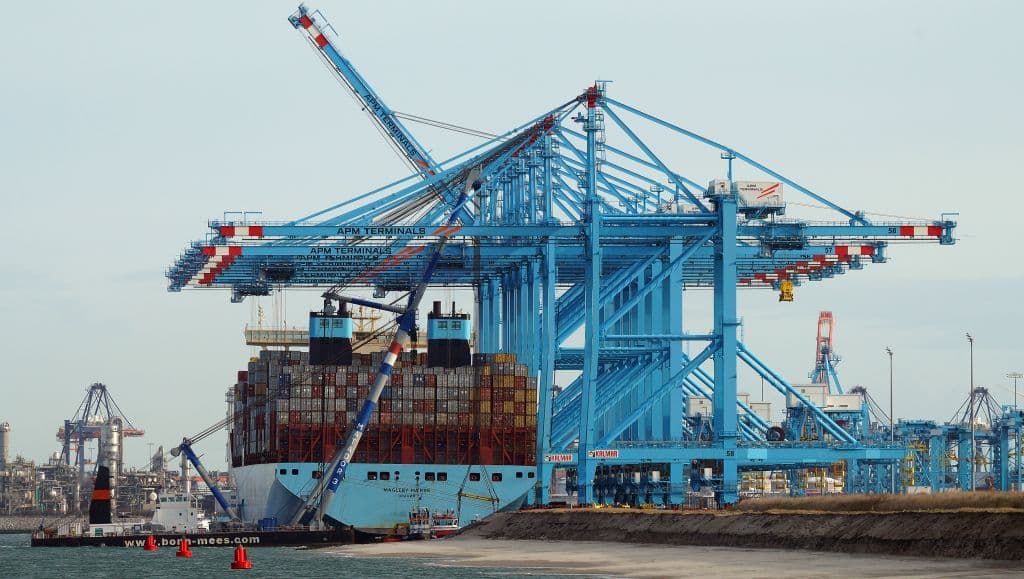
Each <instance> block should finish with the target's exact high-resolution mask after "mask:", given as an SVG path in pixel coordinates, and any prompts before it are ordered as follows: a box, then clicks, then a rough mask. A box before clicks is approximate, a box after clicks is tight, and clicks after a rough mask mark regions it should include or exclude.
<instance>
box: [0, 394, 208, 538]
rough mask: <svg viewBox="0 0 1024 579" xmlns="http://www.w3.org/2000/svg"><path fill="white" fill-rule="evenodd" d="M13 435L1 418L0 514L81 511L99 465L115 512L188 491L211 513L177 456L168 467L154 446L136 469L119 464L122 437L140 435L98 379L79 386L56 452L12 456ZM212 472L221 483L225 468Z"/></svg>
mask: <svg viewBox="0 0 1024 579" xmlns="http://www.w3.org/2000/svg"><path fill="white" fill-rule="evenodd" d="M14 434H16V432H15V431H14V430H13V427H12V426H11V425H10V424H9V423H8V422H3V423H0V515H21V516H38V517H40V518H42V519H48V520H53V519H60V518H64V517H67V518H74V517H75V516H78V515H82V514H83V513H86V512H88V510H89V500H90V497H91V496H92V491H93V484H94V479H95V476H96V467H97V466H98V465H100V464H102V465H105V466H107V467H108V468H109V469H110V472H111V480H110V488H111V502H112V508H113V511H114V512H115V513H117V514H120V515H123V516H143V515H145V516H148V515H151V514H152V512H153V510H154V508H155V507H156V503H157V496H158V493H160V492H161V491H163V492H173V491H187V490H189V489H190V488H191V490H192V493H193V494H195V495H197V496H199V497H200V498H201V499H203V500H204V503H205V508H206V510H207V511H208V512H210V513H212V512H213V507H214V506H213V504H212V497H211V496H210V491H209V489H208V488H207V487H206V486H205V485H201V484H197V483H199V482H200V479H199V478H198V477H196V476H194V475H193V474H192V473H191V472H190V470H189V469H188V467H187V464H186V463H185V462H184V461H182V463H181V466H180V468H179V467H178V466H177V465H171V464H169V463H168V461H167V456H166V454H165V453H164V448H163V446H158V447H157V449H156V451H155V452H154V453H153V455H152V457H151V458H150V460H149V464H147V465H144V466H142V467H141V468H136V467H128V466H126V465H125V463H124V441H125V439H126V438H138V437H141V436H143V435H144V434H145V433H144V431H143V430H141V429H138V428H136V427H134V426H133V425H132V423H131V421H130V420H129V419H128V418H127V417H126V416H125V415H124V413H123V412H121V409H120V408H118V406H117V403H116V402H114V399H113V397H112V396H111V394H110V392H109V390H108V389H107V386H106V385H105V384H100V383H95V384H91V385H89V386H88V387H87V388H86V394H85V397H84V399H83V400H82V402H81V404H80V405H79V407H78V410H77V411H76V412H75V414H74V416H73V417H72V418H70V419H68V420H64V421H63V423H62V425H61V426H60V427H59V428H58V430H57V442H58V445H59V446H58V448H59V450H58V451H56V452H54V453H53V455H51V456H50V457H49V458H48V459H47V460H46V461H45V462H39V463H37V462H36V461H34V460H30V459H28V458H25V457H22V456H20V455H13V456H12V452H11V448H12V447H13V446H14V444H13V442H14V440H13V436H12V435H14ZM169 468H170V469H169ZM215 476H216V478H217V479H218V480H219V481H220V482H221V483H222V484H223V485H225V486H228V478H227V474H226V473H215Z"/></svg>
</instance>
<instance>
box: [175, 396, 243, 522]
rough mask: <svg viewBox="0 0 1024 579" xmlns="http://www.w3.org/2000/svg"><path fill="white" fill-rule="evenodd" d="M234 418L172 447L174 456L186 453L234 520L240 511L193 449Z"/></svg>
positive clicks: (182, 440)
mask: <svg viewBox="0 0 1024 579" xmlns="http://www.w3.org/2000/svg"><path fill="white" fill-rule="evenodd" d="M233 420H234V416H229V417H227V418H225V419H223V420H221V421H219V422H217V423H216V424H214V425H213V426H210V427H208V428H206V429H205V430H202V431H200V432H198V433H197V434H194V435H192V436H191V437H187V438H183V439H181V444H179V445H178V446H175V447H174V448H172V449H171V450H170V453H171V456H174V457H177V456H179V455H182V454H184V455H185V458H186V459H188V461H189V462H190V463H191V464H192V466H193V468H195V469H196V472H197V473H199V477H200V478H202V479H203V482H204V483H206V486H207V487H208V488H209V489H210V493H212V494H213V498H214V499H215V500H216V501H217V504H218V505H220V508H221V509H223V510H224V512H225V513H227V514H228V516H230V517H231V519H232V520H238V513H236V512H235V510H234V509H232V508H231V504H230V503H228V500H227V499H226V498H225V497H224V493H222V492H220V487H218V486H217V481H216V480H214V479H213V477H212V476H210V473H209V472H208V471H207V470H206V467H204V466H203V463H202V462H200V461H199V456H198V455H196V453H195V451H194V450H192V445H194V444H195V443H197V442H200V441H202V440H203V439H205V438H206V437H208V436H210V435H211V434H213V433H215V432H218V431H220V430H222V429H224V428H226V427H227V426H228V425H229V424H231V422H232V421H233Z"/></svg>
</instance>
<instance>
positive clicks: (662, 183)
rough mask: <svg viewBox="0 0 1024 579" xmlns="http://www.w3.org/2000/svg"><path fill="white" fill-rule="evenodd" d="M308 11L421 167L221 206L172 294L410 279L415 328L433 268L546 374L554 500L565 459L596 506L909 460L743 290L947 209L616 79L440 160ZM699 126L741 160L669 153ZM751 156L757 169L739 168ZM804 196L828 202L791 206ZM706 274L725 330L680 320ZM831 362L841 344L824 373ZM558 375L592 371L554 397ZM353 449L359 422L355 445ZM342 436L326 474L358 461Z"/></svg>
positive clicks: (693, 137) (794, 286)
mask: <svg viewBox="0 0 1024 579" xmlns="http://www.w3.org/2000/svg"><path fill="white" fill-rule="evenodd" d="M291 22H292V24H293V26H295V27H296V28H298V29H300V30H302V31H303V33H304V34H306V35H307V36H308V37H309V40H310V42H311V43H312V44H313V46H314V47H315V48H316V50H317V53H318V54H319V55H320V56H321V57H322V58H324V59H325V61H326V62H328V64H329V65H330V68H331V70H332V71H333V73H334V74H336V75H337V76H338V77H339V78H340V79H341V80H342V81H343V82H344V84H345V85H346V86H347V88H348V90H350V91H351V92H352V93H353V94H354V95H355V96H356V98H357V99H359V101H360V103H361V104H362V105H363V106H364V108H366V110H367V111H368V112H369V113H370V114H371V117H372V118H373V120H374V122H375V123H377V125H378V126H379V127H380V128H381V129H382V131H383V132H384V134H385V135H386V136H388V138H389V140H391V141H392V142H393V143H394V144H395V146H396V148H398V150H399V152H400V153H401V154H402V155H403V157H404V158H405V159H406V160H407V161H408V162H409V163H410V166H411V167H412V169H413V170H412V172H411V173H410V174H409V175H406V176H404V177H401V178H399V179H397V180H395V181H393V182H391V183H388V184H386V185H383V186H381V187H379V188H377V189H374V190H372V191H369V192H366V193H364V194H361V195H357V196H354V197H352V198H349V199H345V200H340V201H339V202H338V203H336V204H334V205H332V206H330V207H327V208H324V209H321V210H318V211H315V212H313V213H310V214H308V215H305V216H303V217H300V218H298V219H294V220H291V221H288V222H285V223H278V222H262V221H252V220H228V219H222V220H215V221H212V222H210V224H209V225H210V228H211V229H210V233H209V234H208V236H207V237H205V238H204V239H202V240H200V241H196V242H194V243H192V244H191V245H190V246H189V247H188V248H186V250H185V251H184V252H183V253H182V255H181V256H180V257H179V258H178V259H177V261H176V262H175V263H174V264H173V265H172V266H171V267H170V268H169V269H168V271H167V277H168V280H169V289H170V290H171V291H180V290H182V289H185V288H193V287H195V288H214V289H223V290H230V291H231V295H232V299H233V300H234V301H240V300H242V299H244V298H245V297H246V296H251V295H267V294H269V293H270V292H271V291H277V290H282V289H285V288H295V287H315V288H329V289H328V291H327V292H325V294H328V295H327V296H325V299H329V300H330V299H336V297H333V296H341V292H342V291H346V290H359V289H363V290H372V291H373V292H374V296H375V298H376V299H380V298H382V297H385V296H387V295H388V294H389V293H394V292H408V293H409V294H410V295H409V299H408V301H407V305H406V307H405V309H404V310H403V312H402V313H400V314H399V324H398V325H399V328H401V332H406V333H407V332H408V331H409V327H410V324H411V323H413V321H411V320H410V318H414V317H415V308H416V305H417V303H418V301H417V300H418V297H421V296H422V291H423V288H424V286H425V285H426V284H430V285H432V286H438V287H448V288H465V289H471V290H472V291H473V292H474V293H475V295H476V305H475V307H476V311H475V316H474V318H475V321H476V336H477V340H476V344H477V349H478V350H479V351H483V352H510V353H515V354H516V356H517V359H518V360H520V361H522V362H523V363H525V364H526V365H527V366H528V368H529V372H530V373H531V374H533V375H536V376H538V377H539V388H540V393H539V396H538V408H537V412H538V421H537V422H538V446H537V485H536V488H537V493H536V496H535V497H533V499H534V500H536V501H538V502H547V501H548V499H549V497H548V494H547V493H548V482H549V481H550V479H551V475H552V470H553V469H554V468H555V467H556V466H559V467H567V468H569V469H571V470H572V471H573V472H574V473H575V474H574V477H573V478H574V480H575V481H576V484H577V487H578V496H579V501H580V503H583V504H589V503H594V502H597V501H609V502H610V501H613V500H615V498H616V496H622V495H624V494H630V495H631V496H645V497H648V496H649V497H653V498H651V499H650V500H661V501H663V502H672V503H679V502H681V497H682V494H683V493H684V492H686V489H687V488H688V485H687V481H688V480H691V481H692V480H698V479H699V480H702V481H704V482H705V483H706V484H707V485H709V486H710V487H711V488H713V489H714V492H715V494H716V497H717V499H718V500H719V502H720V503H724V504H729V503H733V502H735V501H736V500H738V488H739V478H740V475H741V473H743V472H746V471H771V470H790V471H791V470H795V469H806V468H812V467H827V466H830V465H833V464H836V463H840V462H844V463H845V464H846V465H847V468H846V477H847V484H846V488H847V489H858V488H869V486H870V485H871V484H874V483H873V482H871V481H874V480H876V479H881V478H884V477H880V475H879V474H878V473H879V472H881V471H879V470H878V469H877V468H875V467H879V468H885V469H895V468H897V467H898V465H899V464H901V462H902V461H903V460H904V459H905V457H906V454H907V449H906V447H905V446H903V445H902V442H900V441H896V442H895V443H892V442H890V441H889V440H888V439H882V438H881V437H872V436H865V435H864V431H863V428H861V429H857V428H851V427H850V425H849V424H846V423H845V420H839V419H837V418H835V416H836V415H835V413H833V412H827V411H826V410H825V409H824V408H823V406H825V404H823V403H822V402H821V401H820V400H812V399H811V398H809V397H808V396H807V395H805V393H804V392H801V390H800V389H799V388H796V387H794V385H793V384H791V383H790V382H789V381H787V380H786V379H785V378H784V377H782V376H781V375H780V374H779V373H778V372H776V371H774V370H773V369H772V368H771V367H770V366H769V365H768V364H767V363H766V362H765V361H763V360H762V359H761V358H760V357H758V356H757V355H756V354H755V353H754V352H753V351H752V350H751V349H750V348H749V347H748V346H747V345H745V344H743V343H742V342H741V341H740V340H739V339H738V335H737V327H738V325H739V316H738V312H737V294H738V292H739V291H747V290H775V291H779V292H780V299H783V301H788V300H789V299H791V298H792V297H793V292H794V290H796V291H799V289H800V288H801V287H806V286H809V285H811V284H816V283H820V282H824V281H828V280H832V279H834V278H838V277H840V276H842V275H844V274H847V273H853V272H860V271H862V270H865V269H867V266H868V265H876V264H883V263H885V262H886V261H887V255H888V252H889V251H890V248H891V246H894V245H898V244H900V243H904V242H914V243H921V242H930V243H934V244H937V245H940V246H944V245H951V244H953V243H954V241H955V239H954V230H955V227H956V223H955V222H954V221H953V220H952V219H951V218H950V217H948V216H942V217H939V218H937V219H934V220H925V221H912V220H900V221H892V220H882V221H874V220H872V219H870V218H869V215H870V214H869V213H867V212H865V211H863V210H854V209H849V208H847V207H845V206H844V205H841V204H840V203H838V202H835V201H832V200H830V199H828V198H827V197H825V196H824V195H822V194H820V193H818V192H815V191H813V190H811V189H810V188H808V187H806V186H804V185H802V184H800V183H799V182H797V181H796V180H795V179H793V178H791V177H788V176H786V175H784V174H782V173H781V172H779V171H777V170H775V169H772V168H769V167H767V166H766V165H764V164H762V163H760V162H758V161H757V160H755V159H754V158H753V157H751V156H750V155H747V154H745V153H743V152H741V151H739V150H737V149H735V148H733V147H730V146H727V145H724V144H722V143H719V142H717V141H714V140H712V139H710V138H708V137H705V136H703V135H700V134H697V133H695V132H693V131H690V130H688V129H686V128H684V127H682V126H680V125H679V124H676V123H674V122H671V121H669V120H665V119H663V118H660V117H657V116H655V115H652V114H650V113H648V112H645V111H644V110H642V109H641V108H639V107H637V106H634V105H631V104H627V103H625V102H621V101H619V100H616V99H614V98H612V97H611V96H610V95H609V94H608V91H607V85H606V83H604V82H596V83H594V84H592V85H591V86H589V87H587V88H586V90H585V91H583V92H582V93H581V94H578V95H575V96H573V97H572V98H570V99H568V100H567V101H565V102H563V103H561V104H558V105H557V106H554V107H553V108H551V109H549V110H545V111H541V112H540V113H539V114H537V115H534V116H532V117H529V118H527V119H526V120H525V121H524V122H523V123H521V124H519V125H518V126H516V127H513V128H511V129H510V130H508V131H506V132H504V133H502V134H500V135H496V136H492V137H490V138H487V139H486V140H484V141H483V142H481V143H479V144H477V145H476V146H473V147H471V148H469V149H467V150H465V151H463V152H461V153H458V154H456V155H454V156H452V157H451V158H448V159H444V160H442V161H440V162H435V161H434V160H433V159H431V158H430V157H429V155H427V153H426V151H425V149H424V148H423V147H422V146H421V145H420V144H419V143H418V141H416V140H415V139H414V138H413V137H412V135H411V134H410V133H409V132H408V130H407V129H406V128H405V126H404V125H403V124H402V123H401V122H400V119H399V117H398V115H397V114H396V113H395V112H394V111H393V110H392V109H390V108H388V107H387V106H386V105H385V104H384V102H383V100H382V99H381V98H380V97H379V96H378V95H377V94H376V93H375V92H374V91H373V90H372V89H371V88H370V86H369V85H368V83H367V82H366V80H365V79H364V78H363V77H362V76H361V75H360V74H359V73H358V72H357V71H356V70H355V68H354V67H353V66H352V65H351V63H350V62H349V61H348V60H347V59H345V58H344V57H343V56H342V55H341V53H340V52H339V51H338V50H337V48H336V42H335V40H334V39H333V38H332V34H331V31H332V30H333V29H332V28H331V27H330V25H329V24H328V23H327V21H326V20H325V19H324V18H323V16H322V15H321V14H319V13H317V12H312V11H309V10H308V9H306V8H304V7H301V8H300V9H299V11H298V12H297V13H296V14H295V15H293V16H292V18H291ZM683 142H687V143H696V144H698V145H701V146H702V149H703V150H704V151H706V153H705V154H706V155H709V156H710V155H714V156H715V157H716V158H717V157H718V156H721V157H722V158H723V159H725V160H726V164H725V166H724V167H723V169H724V177H723V176H721V175H707V174H705V175H698V174H694V173H693V172H692V171H691V169H690V165H688V163H687V159H683V158H679V156H678V155H675V154H669V152H670V151H672V149H673V147H675V146H677V145H678V144H681V143H683ZM734 164H736V165H737V166H736V167H734ZM740 171H742V172H743V173H744V175H751V176H753V179H752V180H740V179H736V178H735V176H736V173H738V172H740ZM791 196H797V197H799V198H803V199H806V200H808V201H809V202H811V203H813V204H815V205H817V206H818V207H819V208H820V209H821V210H822V211H825V212H828V213H830V214H831V215H832V217H831V218H830V219H821V218H820V217H819V218H815V219H813V220H811V219H807V218H804V219H801V218H799V217H797V216H794V215H793V214H792V211H791V209H792V208H790V207H787V203H786V200H787V199H788V198H789V197H791ZM696 288H707V289H709V290H711V292H712V293H713V310H714V311H713V319H714V323H713V327H712V329H711V330H710V331H706V330H704V331H692V330H688V329H686V328H684V325H683V316H682V308H683V302H684V299H686V296H687V293H688V292H687V290H691V289H696ZM346 299H362V298H358V297H351V296H350V297H349V298H346ZM365 301H366V303H368V304H369V303H370V301H369V300H365ZM401 332H400V333H399V335H398V337H397V338H396V343H397V344H399V347H400V346H401V344H402V340H401V339H400V338H401V337H402V334H401ZM580 333H582V339H579V340H577V339H576V337H575V336H577V335H579V334H580ZM685 344H689V345H691V347H690V348H685V347H684V345H685ZM820 348H821V345H820V344H819V353H820ZM688 351H689V352H691V353H690V354H687V352H688ZM829 355H830V353H829ZM831 362H832V360H831V359H830V358H829V357H828V355H826V357H825V362H824V364H825V368H824V369H825V371H826V375H828V373H829V367H830V364H831ZM741 366H745V367H747V368H749V369H751V370H752V371H753V372H755V373H756V374H757V375H759V376H761V377H762V378H763V379H764V380H765V383H766V384H768V385H769V386H770V387H772V388H774V389H775V390H777V391H778V392H779V393H781V394H782V395H784V396H785V397H787V399H789V400H790V401H791V402H792V404H793V405H795V406H797V407H800V408H802V409H803V411H804V413H805V414H806V415H807V416H809V417H812V418H813V419H814V424H815V428H816V431H815V433H816V434H815V437H814V438H813V439H810V440H793V439H792V438H790V437H786V436H780V435H779V431H780V428H779V427H778V426H776V425H774V424H772V423H771V422H770V420H769V418H766V417H764V416H761V415H759V414H758V413H757V412H755V411H754V409H753V408H752V407H751V405H750V404H748V403H747V402H746V401H745V400H743V399H742V398H741V397H739V396H738V395H737V374H738V372H739V369H740V367H741ZM556 371H571V372H573V373H574V374H575V376H576V378H575V379H574V380H573V381H572V382H571V383H570V384H569V385H568V386H566V387H565V388H564V389H562V390H561V391H560V392H559V393H558V394H557V396H556V395H555V390H554V386H555V372H556ZM379 375H380V376H385V377H386V375H387V373H386V372H385V371H384V368H382V370H381V372H380V374H379ZM831 375H832V380H831V381H830V384H833V386H834V391H833V393H835V394H840V395H841V390H840V389H839V385H838V380H837V379H835V376H834V370H832V372H831ZM377 390H378V389H377V388H374V391H377ZM697 398H704V399H706V400H707V401H708V409H707V412H706V413H703V414H701V415H700V416H701V419H700V420H697V421H693V420H688V419H687V418H688V417H684V412H683V409H684V403H685V401H687V400H688V399H694V400H695V399H697ZM372 403H373V400H372V396H371V399H370V400H368V401H367V404H366V405H364V408H363V410H364V411H365V410H366V408H367V407H369V408H371V409H372ZM854 412H858V413H861V415H863V409H862V408H858V409H856V410H855V411H854ZM362 416H363V412H361V413H360V417H361V418H360V419H357V424H356V428H355V432H356V433H358V432H360V428H359V424H360V423H359V422H358V420H361V419H362ZM356 443H358V436H357V437H356V439H355V440H354V441H350V443H349V445H346V447H345V448H346V449H348V450H351V444H356ZM344 452H347V450H345V451H343V452H342V453H341V454H340V455H339V457H336V458H335V461H334V462H333V463H332V468H331V469H328V472H331V473H334V474H335V475H343V473H344V464H345V462H346V461H347V460H348V459H347V458H346V457H345V454H344ZM652 465H657V468H654V467H652ZM339 469H340V470H339ZM623 469H635V472H637V473H640V474H641V477H640V482H637V483H634V482H630V483H629V484H630V485H633V486H631V487H630V488H629V489H625V487H623V486H616V485H615V484H611V483H609V480H610V478H609V477H610V476H611V475H612V473H613V471H614V473H622V472H624V470H623ZM630 472H633V471H630ZM654 472H657V473H658V475H657V476H655V475H654V474H653V473H654ZM645 473H646V474H645ZM661 475H666V479H667V480H663V479H662V478H661ZM332 480H333V477H325V482H323V484H318V489H319V490H318V491H317V492H314V493H312V494H311V501H310V502H309V503H308V504H307V505H306V508H305V509H304V512H305V513H307V514H308V513H310V511H311V510H312V507H313V505H314V504H315V503H316V502H317V501H321V502H320V504H322V500H323V499H324V498H325V495H324V493H325V489H327V490H330V486H331V485H332V484H333V483H332V482H331V481H332ZM630 480H631V481H632V479H630ZM321 487H322V488H321ZM626 490H628V493H627V492H626ZM331 492H333V491H331ZM658 497H662V498H661V499H659V498H658Z"/></svg>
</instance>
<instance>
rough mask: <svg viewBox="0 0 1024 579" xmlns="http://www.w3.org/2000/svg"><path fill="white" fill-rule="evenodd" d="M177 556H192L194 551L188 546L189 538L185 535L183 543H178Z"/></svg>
mask: <svg viewBox="0 0 1024 579" xmlns="http://www.w3.org/2000/svg"><path fill="white" fill-rule="evenodd" d="M175 556H178V557H191V556H192V551H191V550H189V548H188V539H186V538H185V537H182V538H181V544H180V545H178V552H177V553H175Z"/></svg>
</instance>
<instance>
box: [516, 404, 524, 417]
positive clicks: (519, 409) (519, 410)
mask: <svg viewBox="0 0 1024 579" xmlns="http://www.w3.org/2000/svg"><path fill="white" fill-rule="evenodd" d="M516 414H518V415H520V416H523V415H525V414H526V403H525V402H516Z"/></svg>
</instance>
